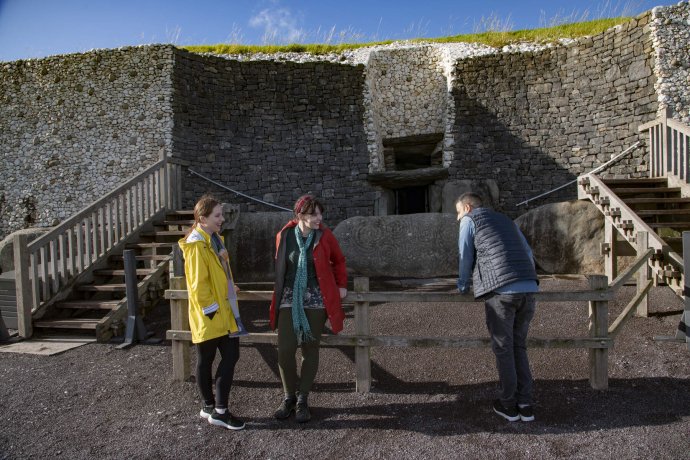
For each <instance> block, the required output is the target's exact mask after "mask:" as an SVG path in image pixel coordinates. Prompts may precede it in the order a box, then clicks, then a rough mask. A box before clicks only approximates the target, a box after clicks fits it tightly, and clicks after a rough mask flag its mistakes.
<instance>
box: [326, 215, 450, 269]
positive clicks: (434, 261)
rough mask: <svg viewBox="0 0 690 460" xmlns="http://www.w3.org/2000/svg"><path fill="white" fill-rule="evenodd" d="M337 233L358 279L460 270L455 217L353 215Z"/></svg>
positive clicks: (350, 267)
mask: <svg viewBox="0 0 690 460" xmlns="http://www.w3.org/2000/svg"><path fill="white" fill-rule="evenodd" d="M334 234H335V236H336V238H338V242H339V243H340V247H341V248H342V250H343V253H344V254H345V258H346V260H347V267H348V270H349V271H351V272H354V273H356V274H359V275H363V276H370V277H401V278H433V277H441V276H449V275H451V276H456V275H457V272H458V243H457V240H458V223H457V222H456V220H455V215H454V214H443V213H425V214H408V215H399V216H397V215H396V216H372V217H351V218H349V219H347V220H344V221H342V222H340V224H338V226H337V227H336V228H335V230H334Z"/></svg>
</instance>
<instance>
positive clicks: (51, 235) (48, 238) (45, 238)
mask: <svg viewBox="0 0 690 460" xmlns="http://www.w3.org/2000/svg"><path fill="white" fill-rule="evenodd" d="M166 162H167V160H166V159H163V160H160V161H158V162H156V163H154V164H152V165H151V166H149V167H148V168H146V169H145V170H143V171H142V172H140V173H138V174H137V175H136V176H134V177H132V178H130V179H128V180H127V182H125V183H124V184H122V185H120V186H118V187H117V188H116V189H115V190H113V191H112V192H110V193H108V194H107V195H105V196H104V197H102V198H100V199H98V200H96V201H94V202H93V203H91V204H90V205H88V206H86V207H85V208H83V209H82V210H81V211H78V212H77V213H76V214H74V215H72V216H71V217H69V218H68V219H66V220H65V221H63V222H62V223H60V224H59V225H58V226H57V227H55V228H53V229H52V230H50V231H49V232H47V233H45V234H43V235H41V236H40V237H39V238H36V239H35V240H34V241H32V242H31V243H29V250H30V251H31V250H34V249H35V248H37V247H40V246H42V245H43V244H44V243H45V242H46V241H51V240H52V239H54V238H55V235H59V234H60V233H62V232H64V231H65V230H66V229H68V228H69V227H72V226H73V225H75V224H76V223H77V222H79V221H80V220H82V219H84V217H86V216H88V215H89V214H91V213H93V212H94V211H95V210H96V209H98V208H100V207H101V206H102V205H103V204H104V203H107V202H108V201H111V200H112V199H113V198H114V197H116V196H118V195H119V194H121V193H122V192H123V191H124V190H127V189H128V188H130V187H131V186H132V185H134V184H136V183H138V182H140V181H141V180H142V179H143V178H144V177H146V176H148V175H149V174H150V173H151V172H152V171H156V170H158V169H160V168H161V167H162V166H164V165H165V164H166Z"/></svg>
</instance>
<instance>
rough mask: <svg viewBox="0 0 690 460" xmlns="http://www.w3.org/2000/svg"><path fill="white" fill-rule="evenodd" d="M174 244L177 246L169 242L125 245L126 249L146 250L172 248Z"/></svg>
mask: <svg viewBox="0 0 690 460" xmlns="http://www.w3.org/2000/svg"><path fill="white" fill-rule="evenodd" d="M174 244H177V243H175V242H172V241H171V242H169V243H159V242H153V243H130V244H128V245H127V249H147V248H172V247H173V245H174Z"/></svg>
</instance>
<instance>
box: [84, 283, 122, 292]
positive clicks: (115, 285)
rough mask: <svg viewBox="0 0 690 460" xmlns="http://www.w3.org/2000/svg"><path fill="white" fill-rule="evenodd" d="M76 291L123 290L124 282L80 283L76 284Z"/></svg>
mask: <svg viewBox="0 0 690 460" xmlns="http://www.w3.org/2000/svg"><path fill="white" fill-rule="evenodd" d="M77 291H82V292H125V284H124V283H121V284H120V283H113V284H82V285H80V286H77Z"/></svg>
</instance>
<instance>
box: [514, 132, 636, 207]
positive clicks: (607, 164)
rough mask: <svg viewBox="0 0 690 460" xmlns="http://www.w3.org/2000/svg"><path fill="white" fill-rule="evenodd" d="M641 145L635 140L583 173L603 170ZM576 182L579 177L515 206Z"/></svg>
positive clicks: (520, 204) (521, 203)
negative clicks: (605, 160)
mask: <svg viewBox="0 0 690 460" xmlns="http://www.w3.org/2000/svg"><path fill="white" fill-rule="evenodd" d="M639 146H640V141H637V142H635V143H634V144H633V145H631V146H630V147H628V148H627V149H625V150H623V151H622V152H621V153H619V154H618V155H616V156H615V157H613V158H611V159H610V160H609V161H607V162H606V163H604V164H603V165H601V166H598V167H596V168H594V169H593V170H591V171H590V172H588V173H585V174H583V176H584V175H587V174H594V173H596V172H599V171H601V170H602V169H604V168H605V167H607V166H609V165H610V164H612V163H615V162H616V161H618V160H619V159H620V158H621V157H623V156H624V155H627V154H628V153H629V152H631V151H632V150H635V149H636V148H637V147H639ZM575 182H577V179H574V180H571V181H570V182H566V183H565V184H563V185H561V186H560V187H556V188H555V189H553V190H549V191H548V192H544V193H542V194H541V195H537V196H535V197H533V198H530V199H529V200H525V201H521V202H520V203H518V204H516V205H515V207H516V208H517V207H518V206H522V205H523V204H527V203H529V202H530V201H532V200H536V199H538V198H541V197H543V196H546V195H549V194H551V193H553V192H557V191H558V190H560V189H562V188H565V187H567V186H568V185H571V184H574V183H575Z"/></svg>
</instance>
